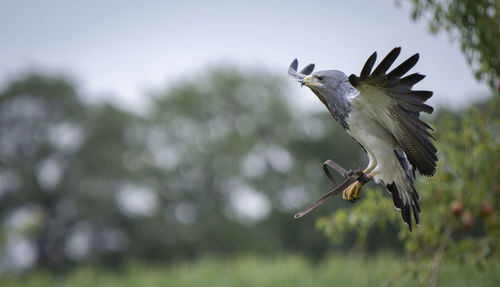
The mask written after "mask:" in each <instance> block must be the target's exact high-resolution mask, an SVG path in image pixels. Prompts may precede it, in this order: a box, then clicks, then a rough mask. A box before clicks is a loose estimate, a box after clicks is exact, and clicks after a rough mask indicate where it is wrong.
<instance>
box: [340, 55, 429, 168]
mask: <svg viewBox="0 0 500 287" xmlns="http://www.w3.org/2000/svg"><path fill="white" fill-rule="evenodd" d="M400 51H401V48H399V47H398V48H394V49H393V50H392V51H391V52H390V53H389V54H388V55H387V56H386V57H385V58H384V59H383V60H382V61H381V62H380V64H379V65H378V66H377V67H376V68H375V70H374V71H373V73H371V74H370V71H371V69H372V68H373V66H374V63H375V59H376V53H373V54H372V55H371V56H370V58H369V59H368V60H367V62H366V64H365V65H364V67H363V69H362V71H361V76H360V77H357V76H355V75H351V76H349V82H350V83H351V85H353V86H354V87H355V88H357V89H358V91H359V92H360V93H359V97H360V98H361V99H360V101H362V102H363V106H364V107H363V108H364V109H365V110H366V112H368V113H370V115H371V116H372V118H373V119H374V120H376V121H378V122H379V123H380V124H381V125H382V126H383V127H384V128H385V129H386V130H387V131H389V133H391V134H392V135H393V136H394V138H395V139H396V140H397V141H398V143H399V144H400V145H401V147H402V148H403V150H404V152H405V154H406V156H407V157H408V161H409V162H410V164H412V165H413V166H415V168H416V169H417V170H418V171H419V172H420V173H421V174H423V175H426V176H432V175H434V174H435V172H436V162H437V160H438V159H437V155H436V153H437V150H436V148H435V147H434V144H433V143H432V141H431V139H434V140H435V138H434V136H433V135H432V132H433V129H432V128H431V127H430V126H429V125H428V124H427V123H425V122H424V121H422V120H421V119H420V118H419V116H420V113H421V112H425V113H428V114H430V113H432V112H433V110H434V109H433V108H432V107H431V106H429V105H427V104H425V101H427V100H428V99H429V98H430V97H431V96H432V92H431V91H419V90H412V87H413V85H415V84H416V83H418V82H420V81H421V80H422V79H423V78H424V77H425V76H424V75H421V74H418V73H414V74H410V75H408V76H406V77H403V76H404V75H405V74H406V73H407V72H408V71H409V70H410V69H411V68H413V67H414V66H415V64H416V63H417V62H418V59H419V55H418V54H415V55H413V56H411V57H410V58H408V59H407V60H406V61H404V62H403V63H401V64H400V65H399V66H397V67H396V68H394V69H393V70H392V71H390V72H389V73H387V71H388V70H389V68H390V66H391V65H392V64H393V63H394V61H395V60H396V58H397V57H398V56H399V54H400ZM367 73H368V75H367Z"/></svg>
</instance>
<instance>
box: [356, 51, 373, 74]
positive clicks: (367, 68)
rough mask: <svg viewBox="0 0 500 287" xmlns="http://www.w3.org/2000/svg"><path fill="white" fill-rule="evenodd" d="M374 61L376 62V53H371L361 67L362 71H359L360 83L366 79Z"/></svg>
mask: <svg viewBox="0 0 500 287" xmlns="http://www.w3.org/2000/svg"><path fill="white" fill-rule="evenodd" d="M376 60H377V52H375V53H373V54H372V55H371V56H370V58H368V60H367V61H366V63H365V65H364V66H363V69H362V70H361V74H360V76H359V78H360V80H361V81H364V80H366V79H367V78H368V76H369V75H370V73H371V71H372V69H373V65H374V64H375V61H376Z"/></svg>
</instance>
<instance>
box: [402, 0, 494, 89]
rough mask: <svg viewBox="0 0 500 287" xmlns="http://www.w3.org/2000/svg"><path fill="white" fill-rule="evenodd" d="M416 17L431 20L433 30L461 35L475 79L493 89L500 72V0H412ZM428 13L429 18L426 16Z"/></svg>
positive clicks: (462, 46) (462, 45) (464, 50)
mask: <svg viewBox="0 0 500 287" xmlns="http://www.w3.org/2000/svg"><path fill="white" fill-rule="evenodd" d="M412 3H413V12H412V17H413V19H421V18H426V19H429V26H430V29H431V31H432V32H433V33H437V32H438V31H440V30H442V29H443V30H446V31H448V32H449V33H450V34H451V35H453V36H455V35H456V36H458V37H459V41H460V44H461V48H462V51H463V53H464V54H465V56H466V58H467V60H468V62H469V63H470V64H471V65H472V67H473V69H474V71H475V75H476V78H478V79H482V80H486V81H487V82H488V83H489V84H490V85H491V86H492V87H493V88H496V86H495V85H499V83H498V80H499V75H500V1H498V0H412ZM427 15H429V17H426V16H427Z"/></svg>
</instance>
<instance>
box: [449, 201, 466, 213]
mask: <svg viewBox="0 0 500 287" xmlns="http://www.w3.org/2000/svg"><path fill="white" fill-rule="evenodd" d="M450 208H451V212H452V213H453V215H455V216H458V215H460V214H462V212H463V211H464V204H463V203H462V202H461V201H460V200H455V201H453V202H452V203H451V204H450Z"/></svg>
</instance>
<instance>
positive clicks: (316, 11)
mask: <svg viewBox="0 0 500 287" xmlns="http://www.w3.org/2000/svg"><path fill="white" fill-rule="evenodd" d="M395 4H396V2H395V1H391V0H385V1H382V0H380V1H303V0H302V1H290V0H288V1H281V2H278V1H276V2H271V1H246V2H240V1H132V0H131V1H124V0H106V1H102V0H85V1H67V0H59V1H54V0H45V1H28V0H26V1H2V3H1V4H0V45H1V49H0V85H2V86H4V85H5V83H6V82H8V81H9V80H11V79H13V78H17V77H19V75H20V74H22V73H23V72H26V71H29V70H32V69H35V70H40V71H49V72H55V73H63V74H67V75H69V76H70V77H71V78H73V79H75V80H76V82H77V83H78V85H79V87H80V88H81V89H82V91H83V93H84V94H85V96H86V97H87V98H88V99H89V100H91V101H95V100H103V99H104V100H110V101H113V102H115V103H117V104H119V105H121V106H124V107H128V108H132V109H140V107H143V106H144V105H145V97H144V95H145V93H146V91H150V90H157V89H160V88H163V87H166V86H168V85H171V84H173V83H176V82H177V81H180V80H182V79H185V78H189V77H192V75H193V74H195V75H196V74H199V73H201V72H203V71H205V70H206V69H207V68H208V67H213V66H216V65H218V64H233V65H237V66H239V67H243V68H245V67H248V68H251V67H257V66H263V67H265V68H266V69H268V70H271V71H275V72H277V73H282V74H283V76H285V75H286V71H287V68H288V65H289V64H290V62H291V61H292V60H293V59H294V58H298V59H299V64H300V65H301V66H302V65H304V64H307V63H309V62H314V63H316V64H317V68H319V69H332V68H333V69H338V70H342V71H344V72H345V73H346V74H350V73H358V74H359V72H360V70H361V68H362V66H363V64H364V62H365V60H366V59H367V57H368V56H369V55H370V54H371V53H372V52H373V51H378V52H379V59H380V58H381V57H383V56H384V55H385V54H386V53H387V52H389V51H390V49H392V48H393V47H396V46H402V48H403V50H402V56H403V57H409V56H411V55H412V54H413V53H417V52H418V53H420V55H421V58H420V62H419V63H418V64H417V66H416V69H415V71H418V72H420V73H423V74H425V75H427V78H426V79H425V80H424V81H423V82H422V83H420V84H419V86H418V87H419V88H425V89H431V90H434V91H435V96H434V97H433V99H432V100H433V102H431V103H433V104H438V103H444V104H449V103H459V104H463V103H467V102H470V101H473V100H474V99H477V98H478V97H481V96H483V97H484V95H486V94H488V88H487V86H486V85H485V84H480V83H477V82H476V80H475V79H474V77H473V74H472V72H471V70H470V68H469V67H468V65H467V63H466V61H465V59H464V57H463V55H462V54H461V52H460V50H459V48H458V44H457V43H453V42H451V41H450V40H449V37H448V36H447V35H445V34H441V35H438V36H433V35H430V34H429V32H428V30H427V26H426V23H423V22H418V23H415V22H412V21H411V20H410V17H409V15H410V7H409V6H408V5H404V6H403V7H401V8H398V7H397V6H396V5H395ZM401 61H402V59H401V60H399V61H398V62H401ZM293 91H294V93H297V94H299V93H301V94H304V90H300V88H299V87H298V86H297V87H296V90H295V88H294V90H293ZM302 96H303V97H304V101H305V102H306V103H311V105H316V104H317V105H318V106H320V103H319V102H318V101H317V99H316V98H315V97H312V96H310V97H309V96H305V95H302ZM453 105H455V104H453Z"/></svg>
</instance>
